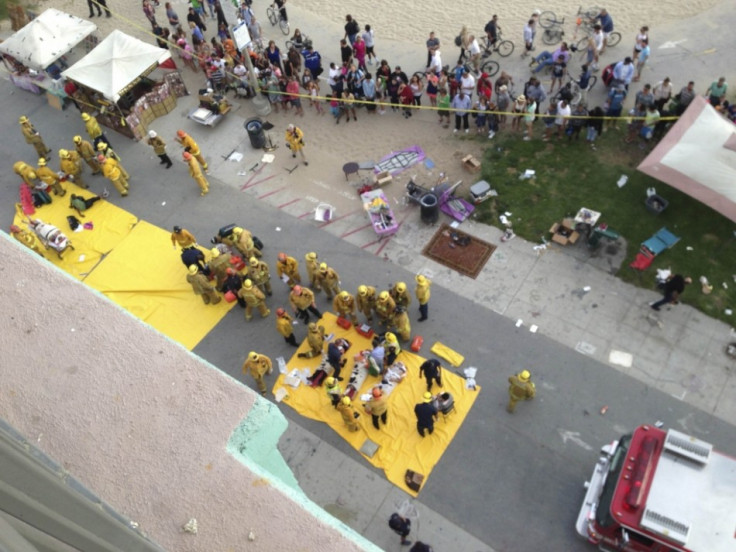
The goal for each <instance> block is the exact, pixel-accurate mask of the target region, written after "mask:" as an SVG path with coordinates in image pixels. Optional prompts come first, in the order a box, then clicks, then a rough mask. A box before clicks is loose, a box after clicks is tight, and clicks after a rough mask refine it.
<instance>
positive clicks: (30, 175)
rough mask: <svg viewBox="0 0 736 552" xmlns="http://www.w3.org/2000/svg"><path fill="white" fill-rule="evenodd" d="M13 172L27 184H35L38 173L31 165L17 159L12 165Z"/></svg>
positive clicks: (31, 185) (32, 186) (33, 185)
mask: <svg viewBox="0 0 736 552" xmlns="http://www.w3.org/2000/svg"><path fill="white" fill-rule="evenodd" d="M13 172H14V173H15V174H17V175H18V176H20V177H21V178H22V179H23V182H25V183H26V184H28V186H30V187H31V188H34V187H35V186H36V180H37V179H38V175H37V174H36V171H35V169H34V168H33V167H31V166H30V165H28V164H26V163H24V162H23V161H17V162H16V163H15V164H14V165H13Z"/></svg>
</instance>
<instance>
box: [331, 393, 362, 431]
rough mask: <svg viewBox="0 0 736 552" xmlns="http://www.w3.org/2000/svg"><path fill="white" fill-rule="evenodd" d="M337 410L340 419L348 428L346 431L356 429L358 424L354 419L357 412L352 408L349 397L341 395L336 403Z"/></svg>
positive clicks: (356, 416) (358, 427)
mask: <svg viewBox="0 0 736 552" xmlns="http://www.w3.org/2000/svg"><path fill="white" fill-rule="evenodd" d="M337 411H338V412H339V413H340V416H342V421H343V422H345V425H346V426H347V428H348V431H351V432H353V431H358V430H359V429H360V426H359V425H358V424H357V423H356V421H355V420H356V419H357V418H358V416H359V414H358V413H357V412H356V411H355V410H354V409H353V404H352V401H351V400H350V397H343V398H342V399H340V402H339V403H338V405H337Z"/></svg>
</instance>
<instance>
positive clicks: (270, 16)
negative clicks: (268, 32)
mask: <svg viewBox="0 0 736 552" xmlns="http://www.w3.org/2000/svg"><path fill="white" fill-rule="evenodd" d="M266 15H267V16H268V20H269V21H270V22H271V25H275V24H276V23H277V22H278V20H279V16H278V15H277V13H276V10H275V9H274V7H273V6H269V7H268V9H267V10H266Z"/></svg>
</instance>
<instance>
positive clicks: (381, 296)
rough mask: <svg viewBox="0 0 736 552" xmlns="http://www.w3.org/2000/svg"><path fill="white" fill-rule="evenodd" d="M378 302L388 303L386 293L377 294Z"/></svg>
mask: <svg viewBox="0 0 736 552" xmlns="http://www.w3.org/2000/svg"><path fill="white" fill-rule="evenodd" d="M378 300H379V301H381V302H383V301H388V291H382V292H381V293H379V294H378Z"/></svg>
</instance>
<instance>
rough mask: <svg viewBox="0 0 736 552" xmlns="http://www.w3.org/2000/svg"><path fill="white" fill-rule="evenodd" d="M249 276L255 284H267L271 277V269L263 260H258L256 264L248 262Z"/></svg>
mask: <svg viewBox="0 0 736 552" xmlns="http://www.w3.org/2000/svg"><path fill="white" fill-rule="evenodd" d="M248 277H249V278H250V279H251V280H253V283H254V284H265V283H266V282H268V280H269V279H270V278H271V271H270V270H269V268H268V265H267V264H266V263H264V262H263V261H258V264H257V265H256V266H251V265H250V263H248Z"/></svg>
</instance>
